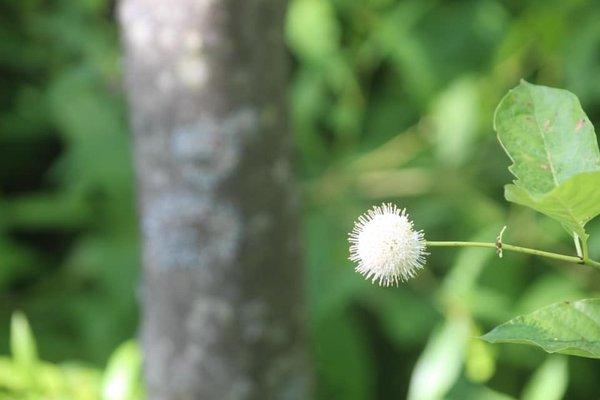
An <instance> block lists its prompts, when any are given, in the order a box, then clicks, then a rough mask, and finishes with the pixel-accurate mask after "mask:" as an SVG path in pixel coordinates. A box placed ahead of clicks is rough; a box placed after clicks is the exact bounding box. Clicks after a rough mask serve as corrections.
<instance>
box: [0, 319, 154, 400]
mask: <svg viewBox="0 0 600 400" xmlns="http://www.w3.org/2000/svg"><path fill="white" fill-rule="evenodd" d="M10 335H11V336H10V339H11V353H12V357H0V399H2V400H13V399H14V400H17V399H27V400H42V399H43V400H55V399H56V400H63V399H64V400H66V399H77V400H140V399H142V398H143V394H142V387H141V385H140V383H141V379H140V372H141V357H140V353H139V351H138V348H137V345H136V344H135V343H133V342H126V343H124V344H122V345H121V346H119V347H118V348H117V350H115V352H114V353H113V354H112V355H111V356H110V359H109V361H108V365H107V367H106V370H105V371H101V370H98V369H96V368H92V367H90V366H86V365H83V364H81V363H64V364H60V365H55V364H50V363H47V362H44V361H42V360H40V359H39V358H38V355H37V349H36V343H35V338H34V336H33V332H31V329H30V327H29V323H28V322H27V319H26V318H25V316H24V315H23V314H21V313H19V312H17V313H15V314H13V316H12V324H11V330H10Z"/></svg>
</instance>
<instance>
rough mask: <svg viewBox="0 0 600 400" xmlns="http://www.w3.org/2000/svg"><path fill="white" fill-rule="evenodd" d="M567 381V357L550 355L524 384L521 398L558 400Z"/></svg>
mask: <svg viewBox="0 0 600 400" xmlns="http://www.w3.org/2000/svg"><path fill="white" fill-rule="evenodd" d="M568 383H569V369H568V365H567V358H566V357H563V356H550V357H548V359H547V360H546V362H544V363H543V364H542V365H541V367H539V368H538V369H537V370H536V371H535V373H534V374H533V377H532V378H531V380H530V381H529V383H528V384H527V386H525V390H524V391H523V396H522V397H521V398H522V400H560V399H562V398H563V396H564V394H565V391H566V390H567V385H568Z"/></svg>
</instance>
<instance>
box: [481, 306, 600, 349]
mask: <svg viewBox="0 0 600 400" xmlns="http://www.w3.org/2000/svg"><path fill="white" fill-rule="evenodd" d="M482 339H484V340H486V341H488V342H490V343H521V344H529V345H536V346H539V347H541V348H542V349H544V350H545V351H547V352H548V353H562V354H571V355H578V356H582V357H590V358H600V299H587V300H579V301H574V302H570V301H565V302H562V303H555V304H552V305H550V306H548V307H544V308H541V309H539V310H537V311H534V312H532V313H531V314H527V315H524V316H519V317H516V318H514V319H512V320H510V321H508V322H506V323H504V324H502V325H500V326H498V327H496V328H494V329H493V330H492V331H491V332H489V333H487V334H485V335H484V336H483V337H482Z"/></svg>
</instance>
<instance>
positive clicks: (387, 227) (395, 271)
mask: <svg viewBox="0 0 600 400" xmlns="http://www.w3.org/2000/svg"><path fill="white" fill-rule="evenodd" d="M348 240H349V242H350V260H351V261H354V262H356V263H357V265H356V268H355V269H356V271H357V272H359V273H360V274H362V275H363V276H364V277H365V278H366V279H370V280H371V282H373V283H375V282H377V283H378V284H379V285H381V286H390V285H398V283H399V282H400V281H406V280H408V279H410V278H412V277H413V276H415V275H416V273H417V271H418V270H419V269H421V268H423V265H424V264H425V255H426V254H427V253H426V252H425V248H426V243H425V238H424V235H423V232H422V231H415V230H414V228H413V223H412V221H411V220H410V219H409V218H408V214H407V213H406V210H404V209H402V210H401V209H399V208H398V207H396V206H395V205H394V204H391V203H387V204H386V203H384V204H382V205H381V206H374V207H373V208H372V209H370V210H369V211H367V212H366V213H365V214H363V215H361V216H360V217H358V220H357V221H356V222H355V223H354V228H353V229H352V232H350V234H349V235H348Z"/></svg>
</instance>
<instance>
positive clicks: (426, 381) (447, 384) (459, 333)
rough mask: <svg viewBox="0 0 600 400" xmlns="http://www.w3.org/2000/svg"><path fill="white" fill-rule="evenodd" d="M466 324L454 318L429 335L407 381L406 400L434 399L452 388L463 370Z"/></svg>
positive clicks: (467, 333) (467, 321)
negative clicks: (408, 382) (408, 383)
mask: <svg viewBox="0 0 600 400" xmlns="http://www.w3.org/2000/svg"><path fill="white" fill-rule="evenodd" d="M469 324H470V321H469V320H468V319H466V318H462V317H459V316H457V317H455V318H452V319H449V320H447V321H446V322H445V323H444V324H443V325H442V326H441V328H440V329H439V330H436V331H435V332H434V333H433V334H432V335H431V337H430V338H429V341H428V342H427V346H426V347H425V350H423V353H422V354H421V356H420V357H419V360H418V361H417V364H416V365H415V369H414V370H413V373H412V376H411V378H410V386H409V388H408V400H437V399H440V398H443V397H444V395H445V394H446V393H447V392H448V391H449V390H450V389H451V388H452V386H453V385H454V383H455V382H456V380H457V379H458V378H459V376H460V372H461V370H462V366H463V362H464V357H465V352H466V347H467V342H468V338H469V333H470V329H469V328H470V326H469Z"/></svg>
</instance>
